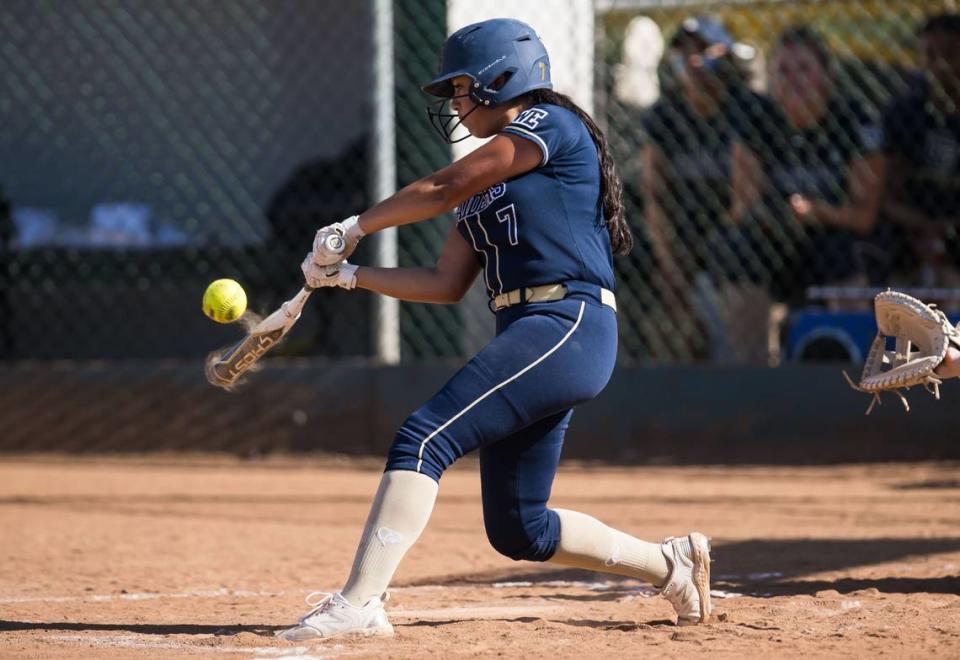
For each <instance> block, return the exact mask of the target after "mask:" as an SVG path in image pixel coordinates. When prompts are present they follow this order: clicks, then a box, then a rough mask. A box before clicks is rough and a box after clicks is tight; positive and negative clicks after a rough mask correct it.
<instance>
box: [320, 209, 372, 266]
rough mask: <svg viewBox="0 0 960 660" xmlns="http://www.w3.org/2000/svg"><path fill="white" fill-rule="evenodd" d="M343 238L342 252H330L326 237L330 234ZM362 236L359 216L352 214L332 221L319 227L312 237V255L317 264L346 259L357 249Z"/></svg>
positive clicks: (333, 262) (324, 264)
mask: <svg viewBox="0 0 960 660" xmlns="http://www.w3.org/2000/svg"><path fill="white" fill-rule="evenodd" d="M334 234H335V235H337V236H340V237H341V238H343V240H344V243H346V247H344V249H343V251H342V252H331V251H330V250H329V248H328V247H327V238H328V237H329V236H331V235H334ZM363 237H364V233H363V230H362V229H361V228H360V222H359V216H356V215H353V216H350V217H349V218H347V219H346V220H344V221H343V222H334V223H333V224H332V225H327V226H326V227H321V228H320V229H319V230H318V231H317V234H316V236H314V238H313V255H314V259H315V260H316V263H317V265H319V266H332V265H333V264H336V263H339V262H340V261H342V260H344V259H346V258H347V257H349V256H350V255H351V254H353V251H354V250H356V249H357V244H358V243H359V242H360V239H361V238H363Z"/></svg>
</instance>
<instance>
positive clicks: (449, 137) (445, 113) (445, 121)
mask: <svg viewBox="0 0 960 660" xmlns="http://www.w3.org/2000/svg"><path fill="white" fill-rule="evenodd" d="M463 98H471V96H470V95H469V94H460V95H458V96H448V97H447V98H442V99H437V100H436V101H431V102H430V105H428V106H427V116H428V117H429V118H430V125H431V126H433V129H434V130H435V131H437V133H439V134H440V137H441V138H443V141H444V142H446V143H447V144H456V143H457V142H463V141H464V140H466V139H467V138H468V137H470V131H469V130H468V129H467V127H466V126H464V125H463V120H464V119H466V118H467V117H469V116H470V114H471V113H473V111H474V110H476V109H477V108H479V107H480V106H479V105H475V106H473V107H472V108H471V109H470V112H468V113H467V114H465V115H464V116H463V117H462V118H461V117H460V116H459V115H458V114H457V113H456V112H454V111H453V109H452V108H451V107H450V102H451V101H453V100H454V99H463ZM461 127H462V128H463V131H460V132H459V133H458V132H457V129H458V128H461ZM464 133H465V134H464Z"/></svg>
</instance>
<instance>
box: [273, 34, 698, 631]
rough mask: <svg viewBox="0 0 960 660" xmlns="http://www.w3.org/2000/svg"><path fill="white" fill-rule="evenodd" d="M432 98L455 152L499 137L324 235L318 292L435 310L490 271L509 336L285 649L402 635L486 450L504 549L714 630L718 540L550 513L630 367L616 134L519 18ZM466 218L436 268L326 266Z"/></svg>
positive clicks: (498, 341) (435, 85)
mask: <svg viewBox="0 0 960 660" xmlns="http://www.w3.org/2000/svg"><path fill="white" fill-rule="evenodd" d="M423 89H424V90H425V91H426V92H428V93H430V94H432V95H434V96H437V97H440V101H439V102H438V104H437V106H436V107H435V109H434V110H432V111H431V117H432V120H433V123H434V125H435V127H437V128H438V129H439V130H440V132H441V133H442V134H443V136H444V138H445V139H447V140H448V141H452V137H451V135H452V133H453V131H454V130H455V129H456V127H457V126H459V125H462V126H464V127H465V128H466V129H467V130H468V131H469V132H470V133H471V134H472V135H474V136H476V137H480V138H492V139H491V140H490V141H489V142H487V143H486V144H485V145H484V146H482V147H480V148H479V149H477V150H476V151H474V152H473V153H471V154H469V155H468V156H466V157H464V158H462V159H461V160H459V161H457V162H455V163H453V164H452V165H450V166H449V167H446V168H444V169H442V170H440V171H438V172H435V173H434V174H431V175H430V176H428V177H426V178H424V179H421V180H419V181H417V182H415V183H413V184H411V185H409V186H407V187H406V188H404V189H402V190H400V191H399V192H397V193H396V194H395V195H393V196H392V197H390V198H389V199H387V200H385V201H383V202H381V203H380V204H377V205H376V206H374V207H373V208H371V209H370V210H368V211H366V212H365V213H363V214H362V215H360V216H354V217H352V218H349V219H347V220H345V221H344V222H342V223H336V224H334V225H330V226H328V227H324V228H323V229H321V230H320V231H319V232H318V233H317V241H315V243H314V252H311V253H310V254H309V255H307V258H306V260H305V261H304V263H303V266H302V268H303V272H304V275H305V276H306V279H307V282H308V283H309V284H310V285H311V286H315V287H321V286H339V287H343V288H345V289H353V288H355V287H361V288H364V289H369V290H371V291H376V292H378V293H381V294H384V295H388V296H393V297H395V298H399V299H401V300H412V301H419V302H433V303H453V302H457V301H459V300H460V299H461V298H462V297H463V295H464V293H465V292H466V291H467V289H468V288H469V287H470V285H471V283H472V282H473V281H474V279H475V278H476V276H477V274H478V273H480V272H482V273H483V278H484V283H485V286H486V288H487V292H488V293H489V295H490V306H491V308H492V309H493V310H494V311H495V313H496V337H495V338H494V339H493V340H492V341H491V342H490V343H489V344H488V345H487V346H486V347H484V348H483V349H482V350H481V351H480V352H479V353H478V354H477V355H476V356H475V357H474V358H473V359H472V360H470V361H469V362H468V363H467V364H466V365H465V366H464V367H463V368H462V369H461V370H460V371H459V372H458V373H457V374H456V375H455V376H453V378H452V379H451V380H450V381H449V382H448V383H447V384H446V385H445V386H444V387H443V388H442V389H441V390H440V391H439V392H438V393H437V394H436V395H435V396H434V397H433V398H431V399H430V400H429V401H427V403H425V404H424V405H423V406H422V407H421V408H420V409H419V410H417V411H415V412H414V413H413V414H412V415H410V417H409V418H408V419H407V420H406V421H405V422H404V423H403V425H402V426H401V427H400V430H399V431H398V432H397V435H396V438H395V439H394V441H393V445H392V446H391V448H390V452H389V457H388V459H387V465H386V470H385V472H384V475H383V478H382V481H381V483H380V487H379V489H378V491H377V494H376V497H375V499H374V502H373V506H372V509H371V511H370V515H369V517H368V519H367V523H366V526H365V528H364V530H363V534H362V538H361V541H360V546H359V548H358V550H357V554H356V558H355V560H354V563H353V568H352V570H351V572H350V575H349V577H348V579H347V582H346V584H345V585H344V587H343V589H342V590H341V591H339V592H337V593H335V594H330V595H328V596H327V597H326V598H325V599H324V600H323V601H321V602H320V603H317V604H316V606H315V607H314V609H312V610H311V611H309V612H308V613H307V614H306V615H304V616H303V618H301V619H300V622H299V624H298V625H296V626H295V627H293V628H290V629H288V630H285V631H283V632H281V633H279V635H280V636H281V637H283V638H284V639H287V640H291V641H302V640H305V639H312V638H318V637H322V638H326V637H330V636H333V635H337V634H343V633H355V634H357V633H359V634H368V635H370V634H390V633H392V631H393V628H392V627H391V625H390V623H389V622H388V620H387V617H386V614H385V612H384V607H383V603H384V601H385V600H386V593H385V592H386V589H387V587H388V585H389V583H390V580H391V578H392V576H393V574H394V571H395V570H396V568H397V566H398V565H399V563H400V561H401V559H402V558H403V556H404V554H405V553H406V552H407V550H408V549H409V548H410V547H411V546H412V545H413V543H414V542H415V541H416V540H417V538H418V537H419V536H420V533H421V532H422V531H423V529H424V527H425V526H426V524H427V520H428V518H429V517H430V513H431V511H432V510H433V505H434V501H435V499H436V495H437V488H438V482H439V480H440V477H441V475H442V474H443V472H444V470H446V468H447V467H449V466H450V464H452V463H453V462H454V461H455V460H456V459H458V458H459V457H461V456H463V455H464V454H467V453H468V452H471V451H474V450H477V451H479V456H480V472H481V481H482V498H483V511H484V524H485V527H486V532H487V537H488V538H489V540H490V543H491V544H492V545H493V547H494V548H495V549H496V550H497V551H499V552H500V553H502V554H504V555H506V556H508V557H510V558H511V559H514V560H529V561H543V562H553V563H556V564H560V565H563V566H571V567H577V568H587V569H592V570H596V571H602V572H606V573H615V574H619V575H626V576H630V577H635V578H640V579H642V580H645V581H648V582H650V583H652V584H653V585H656V586H657V587H659V588H661V593H662V594H663V595H664V596H666V597H667V598H668V599H669V601H670V602H671V603H672V604H673V606H674V608H675V609H676V612H677V617H678V623H679V624H690V623H700V622H704V621H706V620H707V619H708V618H709V615H710V610H711V606H710V588H709V562H710V556H709V546H708V543H707V539H706V537H704V536H703V535H702V534H699V533H692V534H689V535H688V536H684V537H680V538H668V539H667V540H665V541H664V542H663V543H662V544H654V543H647V542H645V541H641V540H638V539H636V538H634V537H632V536H630V535H628V534H626V533H624V532H621V531H618V530H615V529H612V528H610V527H608V526H606V525H604V524H603V523H602V522H600V521H599V520H596V519H595V518H593V517H591V516H588V515H586V514H583V513H577V512H575V511H566V510H561V509H550V508H547V501H548V499H549V498H550V489H551V485H552V484H553V479H554V475H555V474H556V471H557V464H558V461H559V459H560V449H561V446H562V444H563V435H564V432H565V431H566V429H567V425H568V424H569V423H570V416H571V414H572V409H573V407H574V406H576V405H577V404H579V403H583V402H585V401H588V400H590V399H592V398H593V397H595V396H597V394H599V393H600V391H601V390H602V389H603V388H604V386H605V385H606V383H607V381H608V380H609V378H610V374H611V372H612V371H613V367H614V361H615V358H616V352H617V319H616V301H615V299H614V295H613V288H614V276H613V260H612V256H613V254H625V253H626V252H628V251H629V250H630V248H631V246H632V238H631V236H630V230H629V228H628V226H627V224H626V222H625V220H624V217H623V206H622V202H621V183H620V180H619V178H618V176H617V174H616V170H615V168H614V164H613V161H612V159H611V156H610V152H609V149H608V147H607V143H606V140H605V138H604V136H603V134H602V132H601V131H600V129H599V128H598V127H597V125H596V124H595V123H594V122H593V120H592V119H591V118H590V117H589V116H588V115H587V114H586V113H584V112H583V111H582V110H581V109H580V108H578V107H577V106H576V105H575V104H574V103H573V102H572V101H571V100H570V99H569V98H567V97H566V96H563V95H561V94H557V93H555V92H553V91H552V85H551V82H550V61H549V58H548V56H547V52H546V49H545V48H544V46H543V44H542V43H541V41H540V39H539V37H538V36H537V34H536V33H535V32H534V31H533V29H532V28H530V27H529V26H528V25H526V24H524V23H521V22H519V21H515V20H508V19H495V20H490V21H485V22H482V23H476V24H474V25H469V26H467V27H465V28H463V29H461V30H459V31H457V32H455V33H454V34H453V35H452V36H451V37H449V38H448V39H447V41H446V42H445V43H444V45H443V51H442V55H441V64H440V73H439V75H438V76H437V77H436V78H435V79H434V80H432V81H430V82H429V83H428V84H427V85H425V86H424V88H423ZM446 104H449V111H446V110H445V108H446V107H447V105H446ZM454 208H456V216H457V222H456V225H455V226H454V227H452V228H451V230H450V232H449V235H448V237H447V239H446V243H445V244H444V246H443V249H442V252H441V254H440V256H439V258H438V260H437V263H436V265H435V266H433V267H432V268H372V267H358V266H355V265H352V264H350V263H348V262H346V261H343V262H341V263H339V264H337V265H335V266H323V265H321V264H322V263H329V261H326V260H325V259H324V258H323V257H324V255H323V254H322V245H323V239H324V238H325V237H327V236H329V234H330V233H331V232H337V233H338V234H340V235H342V236H343V237H344V238H345V239H346V242H347V251H346V253H345V254H346V256H349V254H350V253H351V252H352V251H353V249H354V248H355V247H356V244H357V242H358V241H359V240H360V238H361V237H362V236H364V235H366V234H370V233H373V232H375V231H379V230H382V229H385V228H387V227H394V226H398V225H404V224H408V223H413V222H418V221H420V220H425V219H427V218H431V217H433V216H436V215H437V214H441V213H444V212H447V211H450V210H452V209H454ZM310 604H311V605H313V604H314V603H310Z"/></svg>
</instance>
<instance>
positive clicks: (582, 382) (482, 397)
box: [386, 284, 617, 561]
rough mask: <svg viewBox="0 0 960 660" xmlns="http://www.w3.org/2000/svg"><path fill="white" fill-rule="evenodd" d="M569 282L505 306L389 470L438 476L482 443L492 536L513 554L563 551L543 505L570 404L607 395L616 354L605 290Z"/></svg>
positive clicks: (409, 426) (403, 430)
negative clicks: (549, 297)
mask: <svg viewBox="0 0 960 660" xmlns="http://www.w3.org/2000/svg"><path fill="white" fill-rule="evenodd" d="M568 288H569V289H571V291H573V292H572V293H570V294H568V296H567V297H566V298H564V299H563V300H558V301H553V302H543V303H528V304H525V305H515V306H513V307H508V308H506V309H503V310H500V311H499V312H498V313H497V334H496V337H495V338H494V339H493V340H492V341H491V342H490V343H489V344H488V345H487V346H485V347H484V348H483V349H482V350H481V351H480V352H479V353H478V354H477V355H476V357H474V358H473V359H472V360H470V361H469V362H468V363H467V364H466V365H464V367H463V368H462V369H460V371H458V372H457V373H456V375H454V376H453V378H451V379H450V381H449V382H447V384H446V385H444V387H443V388H442V389H441V390H440V391H439V392H437V394H435V395H434V396H433V397H432V398H431V399H430V400H429V401H427V403H426V404H424V405H423V406H422V407H421V408H420V409H418V410H417V411H415V412H414V413H413V414H412V415H410V416H409V417H408V418H407V420H406V421H405V422H404V423H403V425H402V426H401V427H400V430H399V431H398V432H397V435H396V438H395V439H394V441H393V444H392V446H391V447H390V452H389V455H388V459H387V467H386V469H387V470H414V471H417V472H422V473H424V474H427V475H429V476H431V477H433V478H434V479H436V480H437V481H439V480H440V477H441V475H442V474H443V472H444V470H446V468H447V467H449V466H450V465H451V464H452V463H453V462H454V461H455V460H457V459H458V458H460V457H461V456H463V455H464V454H467V453H468V452H471V451H473V450H475V449H479V452H480V477H481V485H482V496H483V518H484V526H485V527H486V532H487V538H489V540H490V543H491V544H492V545H493V547H494V548H495V549H496V550H497V551H498V552H500V553H501V554H504V555H506V556H508V557H510V558H512V559H516V560H520V559H524V560H530V561H546V560H548V559H550V557H551V556H553V553H554V552H555V551H556V548H557V543H558V542H559V540H560V520H559V518H558V516H557V514H556V513H555V512H553V511H552V510H550V509H548V508H547V506H546V505H547V501H548V500H549V499H550V489H551V487H552V485H553V479H554V476H555V475H556V471H557V465H558V463H559V460H560V450H561V447H562V445H563V436H564V432H565V431H566V429H567V426H568V424H569V423H570V417H571V415H572V414H573V406H575V405H577V404H579V403H583V402H585V401H589V400H590V399H592V398H594V397H595V396H596V395H597V394H599V393H600V391H601V390H602V389H603V388H604V386H605V385H606V384H607V381H608V380H609V379H610V375H611V373H612V371H613V366H614V362H615V360H616V353H617V320H616V313H615V312H614V311H613V310H612V309H611V308H610V307H607V306H605V305H603V304H601V303H600V298H599V288H598V287H594V286H588V285H579V286H571V285H570V284H568Z"/></svg>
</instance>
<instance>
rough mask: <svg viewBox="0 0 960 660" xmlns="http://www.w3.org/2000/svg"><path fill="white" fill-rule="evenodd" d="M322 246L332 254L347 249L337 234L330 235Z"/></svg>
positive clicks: (341, 237)
mask: <svg viewBox="0 0 960 660" xmlns="http://www.w3.org/2000/svg"><path fill="white" fill-rule="evenodd" d="M323 245H324V247H325V248H326V249H327V250H328V251H329V252H331V253H332V254H339V253H341V252H343V250H344V249H345V248H346V247H347V242H346V241H344V240H343V236H340V235H339V234H330V235H329V236H327V238H326V239H325V240H324V242H323Z"/></svg>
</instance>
